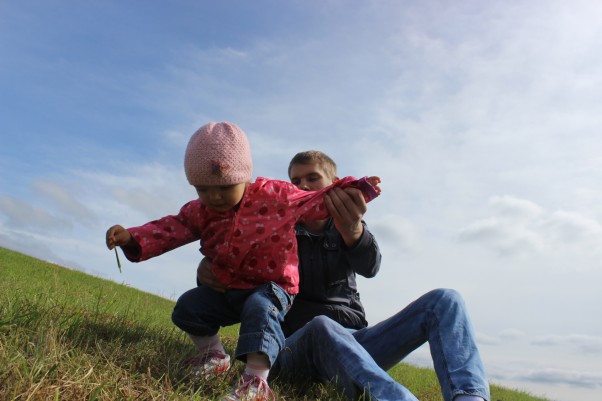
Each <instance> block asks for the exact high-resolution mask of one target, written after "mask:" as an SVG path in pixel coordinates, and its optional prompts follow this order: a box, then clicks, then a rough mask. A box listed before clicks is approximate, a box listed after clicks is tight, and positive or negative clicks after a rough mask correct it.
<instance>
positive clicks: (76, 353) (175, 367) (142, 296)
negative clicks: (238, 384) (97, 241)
mask: <svg viewBox="0 0 602 401" xmlns="http://www.w3.org/2000/svg"><path fill="white" fill-rule="evenodd" d="M173 304H174V303H173V302H172V301H169V300H166V299H164V298H161V297H158V296H155V295H152V294H148V293H145V292H142V291H139V290H136V289H133V288H130V287H127V286H124V285H119V284H116V283H114V282H111V281H107V280H102V279H99V278H96V277H93V276H90V275H87V274H84V273H82V272H79V271H75V270H69V269H66V268H63V267H60V266H57V265H54V264H50V263H46V262H43V261H40V260H37V259H34V258H31V257H28V256H26V255H23V254H20V253H16V252H12V251H9V250H6V249H3V248H0V401H8V400H23V401H25V400H27V401H37V400H69V401H71V400H73V401H81V400H90V401H91V400H103V401H115V400H214V399H219V397H220V396H221V395H223V394H224V393H225V392H227V391H228V389H229V388H230V383H231V382H232V380H233V379H234V378H235V377H237V376H238V372H239V371H240V369H242V367H243V366H242V364H240V363H237V364H235V365H234V369H232V370H231V372H230V373H229V374H228V375H227V376H226V377H224V378H223V379H220V380H219V381H214V382H211V383H203V382H199V381H195V380H194V379H193V378H191V377H190V376H189V375H187V372H186V369H184V368H182V367H181V365H180V364H179V362H180V361H181V360H182V359H184V358H185V357H187V356H190V355H192V354H194V348H193V346H192V345H191V343H190V342H189V341H188V339H187V337H186V336H185V335H184V334H183V333H182V332H181V331H180V330H179V329H177V328H175V326H174V325H173V324H172V323H171V320H170V316H171V310H172V308H173ZM221 335H222V339H223V341H224V343H225V345H226V348H227V350H228V351H229V352H232V351H233V349H234V347H235V343H236V336H237V327H231V328H227V329H224V330H222V332H221ZM390 373H391V374H392V376H393V377H395V378H396V379H397V380H398V381H400V382H402V383H404V385H406V387H408V388H409V389H410V390H411V391H412V392H414V394H416V395H417V397H418V398H419V399H420V400H422V401H442V397H441V395H440V390H439V385H438V383H437V379H436V376H435V374H434V372H433V371H432V370H430V369H423V368H416V367H412V366H409V365H406V364H400V365H399V366H397V367H395V368H394V369H392V370H391V372H390ZM272 385H273V389H274V390H275V392H276V394H277V395H278V399H279V400H335V401H336V400H343V398H342V397H341V396H340V395H339V394H338V393H337V392H336V391H335V390H334V389H333V388H332V387H330V386H326V385H319V384H316V385H314V386H310V387H308V388H297V387H294V386H291V385H289V384H287V383H282V382H277V381H276V382H274V383H272ZM492 400H502V401H545V400H544V399H543V398H537V397H532V396H530V395H528V394H525V393H522V392H518V391H512V390H509V389H504V388H501V387H498V386H492Z"/></svg>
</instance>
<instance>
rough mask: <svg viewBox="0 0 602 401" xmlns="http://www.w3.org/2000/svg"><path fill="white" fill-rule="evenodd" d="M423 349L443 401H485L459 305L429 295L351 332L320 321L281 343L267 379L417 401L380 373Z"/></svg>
mask: <svg viewBox="0 0 602 401" xmlns="http://www.w3.org/2000/svg"><path fill="white" fill-rule="evenodd" d="M427 341H428V343H429V346H430V350H431V355H432V358H433V362H434V367H435V371H436V373H437V377H438V379H439V383H440V385H441V390H442V392H443V397H444V399H445V401H452V400H453V399H454V397H456V396H458V395H461V394H466V395H477V396H480V397H482V398H484V399H485V400H489V397H490V396H489V384H488V382H487V379H486V376H485V370H484V368H483V363H482V361H481V357H480V355H479V351H478V349H477V346H476V342H475V338H474V332H473V328H472V325H471V323H470V320H469V317H468V313H467V312H466V308H465V305H464V301H463V300H462V298H461V297H460V295H459V294H458V293H457V292H456V291H453V290H447V289H439V290H434V291H431V292H429V293H427V294H425V295H423V296H422V297H420V298H419V299H417V300H416V301H414V302H413V303H411V304H410V305H408V306H407V307H406V308H405V309H403V310H402V311H401V312H399V313H397V314H396V315H394V316H393V317H391V318H389V319H387V320H385V321H383V322H380V323H378V324H377V325H375V326H372V327H367V328H364V329H361V330H357V331H352V330H349V329H345V328H344V327H342V326H341V325H339V324H338V323H336V322H335V321H333V320H331V319H329V318H327V317H324V316H318V317H316V318H314V319H313V320H312V321H310V322H309V323H307V324H306V325H305V326H304V327H303V328H301V329H299V330H298V331H296V332H295V333H293V334H292V335H291V336H290V337H289V338H287V339H286V342H285V346H284V349H283V350H282V351H281V352H280V354H279V355H278V358H277V360H276V365H275V366H274V369H273V372H274V373H276V372H277V374H278V375H280V376H282V377H288V378H290V379H292V380H299V379H308V378H311V379H314V380H321V381H330V382H333V383H335V384H336V385H337V386H338V387H339V388H340V389H341V390H343V391H344V392H345V394H346V395H347V396H349V397H350V398H353V399H354V398H356V397H357V396H358V395H361V394H362V393H364V392H365V394H366V395H367V397H366V398H367V399H372V400H379V401H388V400H396V401H410V400H411V401H417V399H416V397H415V396H414V395H413V394H412V393H410V391H409V390H408V389H406V388H405V387H404V386H403V385H401V384H400V383H397V382H396V381H395V380H393V379H392V378H391V377H390V376H389V375H388V374H387V372H386V370H388V369H390V368H391V367H393V366H394V365H395V364H397V363H399V362H400V361H401V360H402V359H404V358H405V357H406V356H407V355H408V354H410V353H411V352H412V351H414V350H415V349H417V348H418V347H420V346H421V345H422V344H424V343H425V342H427Z"/></svg>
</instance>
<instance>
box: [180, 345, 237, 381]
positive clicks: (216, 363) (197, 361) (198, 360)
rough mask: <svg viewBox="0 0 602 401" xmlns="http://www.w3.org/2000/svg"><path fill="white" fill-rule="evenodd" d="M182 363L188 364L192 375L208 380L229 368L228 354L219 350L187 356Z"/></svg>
mask: <svg viewBox="0 0 602 401" xmlns="http://www.w3.org/2000/svg"><path fill="white" fill-rule="evenodd" d="M184 364H185V365H187V366H190V373H191V375H192V376H194V377H197V378H200V379H204V380H210V379H213V378H215V377H217V376H219V375H221V374H222V373H226V372H227V371H228V369H230V356H229V355H227V354H224V353H221V352H219V351H208V352H207V353H206V354H199V355H195V356H193V357H191V358H188V359H187V360H185V361H184Z"/></svg>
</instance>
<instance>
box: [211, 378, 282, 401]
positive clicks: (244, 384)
mask: <svg viewBox="0 0 602 401" xmlns="http://www.w3.org/2000/svg"><path fill="white" fill-rule="evenodd" d="M275 399H276V397H274V393H273V392H272V390H271V389H270V386H268V383H267V382H266V381H265V380H263V379H262V378H261V377H258V376H252V375H248V374H246V373H245V374H243V375H242V377H241V378H240V380H239V381H238V384H237V385H236V386H235V387H234V388H233V389H232V392H231V393H230V394H228V395H227V396H225V397H224V398H222V400H221V401H268V400H275Z"/></svg>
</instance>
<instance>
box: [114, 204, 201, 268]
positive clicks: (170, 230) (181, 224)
mask: <svg viewBox="0 0 602 401" xmlns="http://www.w3.org/2000/svg"><path fill="white" fill-rule="evenodd" d="M199 227H201V212H200V205H199V202H198V201H197V200H194V201H191V202H188V203H187V204H186V205H184V206H183V207H182V209H180V212H179V213H178V214H177V215H170V216H165V217H162V218H160V219H158V220H154V221H151V222H149V223H146V224H144V225H142V226H140V227H132V228H128V231H129V232H130V234H131V235H132V238H133V239H134V241H136V243H137V244H138V247H139V248H138V250H139V252H135V251H136V250H137V249H135V248H132V249H131V250H130V249H124V254H125V256H126V257H127V258H128V259H129V260H130V261H132V262H141V261H144V260H147V259H150V258H153V257H155V256H159V255H161V254H164V253H165V252H169V251H171V250H173V249H176V248H178V247H180V246H182V245H186V244H189V243H191V242H193V241H195V240H198V239H199V238H200V230H199Z"/></svg>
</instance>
